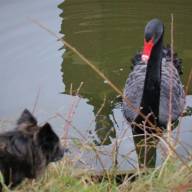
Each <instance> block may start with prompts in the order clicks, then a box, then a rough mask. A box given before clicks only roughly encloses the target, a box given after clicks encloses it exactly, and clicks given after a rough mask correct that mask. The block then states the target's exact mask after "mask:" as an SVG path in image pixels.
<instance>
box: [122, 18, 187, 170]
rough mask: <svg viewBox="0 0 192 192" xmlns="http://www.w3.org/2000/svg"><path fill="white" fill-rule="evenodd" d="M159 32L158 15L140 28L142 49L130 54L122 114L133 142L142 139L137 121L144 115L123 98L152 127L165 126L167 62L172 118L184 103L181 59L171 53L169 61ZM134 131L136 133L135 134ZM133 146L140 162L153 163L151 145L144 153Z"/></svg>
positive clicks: (154, 155)
mask: <svg viewBox="0 0 192 192" xmlns="http://www.w3.org/2000/svg"><path fill="white" fill-rule="evenodd" d="M163 35H164V25H163V23H162V22H161V21H160V20H159V19H152V20H150V21H149V22H148V23H147V25H146V27H145V31H144V48H143V51H142V52H140V53H138V54H136V56H135V57H134V58H133V60H132V63H133V71H132V72H131V73H130V74H129V77H128V79H127V81H126V84H125V88H124V99H123V114H124V116H125V118H126V119H127V121H128V122H130V123H131V126H132V132H133V135H134V142H135V144H136V145H137V144H138V143H139V142H140V141H142V139H144V130H143V128H141V126H139V125H141V124H142V123H143V122H144V121H145V120H146V119H144V118H143V116H142V115H140V113H139V112H138V111H134V110H133V109H132V107H131V106H130V105H129V104H128V102H127V99H128V100H129V101H130V102H131V103H132V106H133V107H134V108H136V109H139V110H140V112H141V113H142V114H143V115H145V116H146V117H147V116H150V117H149V118H148V119H149V120H150V121H151V122H152V123H153V124H154V125H155V127H159V128H161V129H166V127H167V123H168V117H169V95H170V74H171V73H170V66H171V67H172V70H173V72H172V103H171V104H172V114H171V118H172V119H171V120H172V122H174V121H176V120H177V119H178V117H179V116H180V114H181V113H182V112H183V109H184V105H185V93H184V88H183V85H182V83H181V80H180V77H179V75H180V74H182V68H181V59H179V58H178V57H177V54H174V56H173V64H172V62H171V49H170V47H169V46H167V47H166V48H165V47H163ZM126 98H127V99H126ZM147 127H149V125H148V126H147ZM147 132H148V133H154V130H153V129H152V130H150V128H147ZM136 135H139V136H138V137H136ZM149 140H150V139H149ZM136 150H137V153H139V154H138V155H140V156H139V163H140V166H142V165H143V164H144V165H145V166H148V167H154V166H155V161H156V149H151V151H150V149H148V151H147V154H146V151H145V155H147V156H148V157H144V154H142V153H144V148H142V147H141V148H140V150H139V149H138V147H137V146H136ZM145 150H146V146H145ZM144 159H145V160H144ZM144 161H145V162H144Z"/></svg>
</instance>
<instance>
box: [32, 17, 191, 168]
mask: <svg viewBox="0 0 192 192" xmlns="http://www.w3.org/2000/svg"><path fill="white" fill-rule="evenodd" d="M30 20H31V21H32V22H33V23H35V24H36V25H38V26H39V27H41V28H43V29H44V30H46V31H47V32H49V33H50V34H51V35H53V36H54V37H56V38H57V40H58V41H61V42H62V43H63V44H64V45H65V46H66V47H67V48H69V49H70V50H71V51H72V52H73V53H75V54H76V55H78V56H79V57H80V58H81V59H82V60H83V61H84V62H85V63H86V64H87V65H88V66H89V67H90V68H92V69H93V70H94V71H95V72H96V73H97V74H98V75H99V76H100V77H101V78H102V79H104V80H105V81H107V83H108V85H109V86H110V87H111V88H112V89H113V90H114V91H115V92H116V93H118V94H119V95H121V96H122V98H123V99H124V101H125V102H127V104H128V106H129V107H130V108H132V110H133V111H134V112H136V113H138V114H140V116H141V117H142V118H143V119H144V120H146V121H147V122H148V124H149V126H150V128H152V129H156V130H159V131H160V132H161V129H160V128H158V127H155V125H154V124H153V123H152V122H151V121H149V120H148V119H147V118H146V116H145V115H144V114H143V113H142V112H141V111H140V110H139V109H136V108H135V107H134V106H133V105H132V103H131V102H130V100H129V99H128V98H127V97H124V95H123V93H122V91H121V90H120V89H119V88H117V87H116V86H115V85H114V84H113V83H112V82H111V81H110V80H109V79H108V78H107V77H106V76H105V75H104V74H103V73H102V72H101V71H100V70H99V69H97V68H96V67H95V65H93V64H92V63H91V62H90V61H89V60H88V59H87V58H85V57H84V56H83V55H82V54H81V53H80V52H79V51H78V50H76V49H75V48H74V47H73V46H71V45H70V44H69V43H68V42H66V41H65V40H64V39H63V38H61V37H60V36H59V35H58V34H56V33H54V32H53V31H51V30H50V29H48V28H47V27H45V26H44V25H42V24H41V23H40V22H38V21H37V20H34V19H30ZM171 23H172V25H173V15H172V22H171ZM171 31H172V32H171V34H172V38H173V27H172V30H171ZM171 45H172V47H171V50H172V52H173V41H172V43H171ZM172 55H173V54H172ZM172 61H173V56H172ZM191 76H192V75H191ZM170 90H171V89H170ZM171 94H172V93H170V99H171V98H172V97H171ZM170 103H171V102H170ZM170 106H171V105H170ZM169 111H172V109H171V107H170V109H169ZM169 119H170V117H169ZM168 130H169V139H170V140H171V134H170V133H171V124H170V123H169V125H168ZM152 135H153V136H154V137H156V138H158V139H159V140H161V141H163V143H164V144H165V146H167V147H168V149H169V150H170V154H171V153H172V152H171V151H173V152H174V153H175V154H176V156H177V157H178V159H179V160H180V161H181V162H182V163H183V164H184V165H185V166H186V167H187V168H189V166H188V165H187V164H186V163H185V162H184V161H183V160H182V159H181V158H180V157H179V156H178V154H177V153H176V151H175V149H174V148H173V147H172V146H171V145H170V144H169V143H168V142H166V141H165V140H164V139H162V138H161V137H159V136H158V135H156V134H152ZM138 171H139V169H138Z"/></svg>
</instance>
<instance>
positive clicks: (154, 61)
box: [141, 37, 163, 122]
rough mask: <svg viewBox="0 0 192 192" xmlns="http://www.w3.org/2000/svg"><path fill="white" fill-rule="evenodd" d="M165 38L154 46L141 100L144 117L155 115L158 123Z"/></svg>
mask: <svg viewBox="0 0 192 192" xmlns="http://www.w3.org/2000/svg"><path fill="white" fill-rule="evenodd" d="M162 49H163V38H162V37H161V39H160V40H159V41H158V43H157V44H155V45H154V47H153V49H152V52H151V56H150V58H149V61H148V64H147V69H146V76H145V82H144V89H143V96H142V100H141V111H142V113H144V115H148V114H149V113H151V112H152V113H153V114H154V116H155V117H156V120H155V122H158V115H159V102H160V85H161V63H162V54H163V53H162Z"/></svg>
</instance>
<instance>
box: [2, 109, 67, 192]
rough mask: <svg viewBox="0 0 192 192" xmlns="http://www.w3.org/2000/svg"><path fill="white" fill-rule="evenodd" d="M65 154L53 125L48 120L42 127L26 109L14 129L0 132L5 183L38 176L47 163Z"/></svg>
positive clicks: (17, 182) (14, 182)
mask: <svg viewBox="0 0 192 192" xmlns="http://www.w3.org/2000/svg"><path fill="white" fill-rule="evenodd" d="M63 155H64V148H62V147H61V144H60V140H59V138H58V136H57V135H56V134H55V133H54V131H53V130H52V128H51V126H50V125H49V124H48V123H46V124H44V125H43V126H42V127H39V126H38V125H37V120H36V119H35V118H34V117H33V115H32V114H31V113H30V112H29V111H28V110H26V109H25V110H24V111H23V113H22V115H21V117H20V118H19V120H18V122H17V127H16V128H15V130H13V131H9V132H6V133H3V134H0V171H1V173H2V175H3V178H4V183H5V184H6V185H7V186H9V187H11V188H12V187H15V186H16V185H18V184H19V183H21V181H22V180H23V179H24V178H36V177H37V176H38V175H39V174H40V173H41V172H42V171H43V170H44V169H45V168H46V167H47V165H48V163H50V162H55V161H58V160H60V159H61V158H62V157H63ZM0 191H2V185H1V183H0Z"/></svg>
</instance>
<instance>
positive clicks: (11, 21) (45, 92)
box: [0, 0, 192, 167]
mask: <svg viewBox="0 0 192 192" xmlns="http://www.w3.org/2000/svg"><path fill="white" fill-rule="evenodd" d="M154 3H155V6H154ZM171 13H173V14H174V20H175V22H174V47H175V50H176V52H178V54H179V57H181V58H182V60H183V72H184V75H183V77H182V80H183V83H184V84H186V82H187V80H188V76H189V72H190V70H191V68H192V46H191V45H192V38H191V32H192V26H191V23H192V14H191V13H192V2H191V1H190V0H183V1H180V0H166V1H165V0H162V1H157V0H155V1H152V0H147V1H138V0H136V1H135V0H134V1H133V0H119V1H115V0H111V1H109V0H81V1H79V0H66V1H64V2H63V1H61V0H54V1H52V0H34V1H30V0H8V1H0V23H1V25H0V45H1V47H0V87H1V96H0V106H1V107H0V119H1V120H2V121H8V120H9V121H11V122H12V121H13V122H14V121H15V120H16V118H17V117H18V116H19V115H20V113H21V111H22V110H23V109H24V108H28V109H30V110H31V111H34V114H35V116H37V117H38V120H39V122H40V123H42V122H44V121H49V122H51V124H52V125H53V126H54V127H55V130H56V131H57V132H58V134H60V135H61V133H63V129H64V128H65V129H69V130H68V131H67V135H68V138H69V140H70V139H73V138H80V139H82V140H85V141H86V140H87V141H94V143H96V144H98V145H102V144H105V146H104V147H103V150H106V151H108V152H109V154H110V150H112V147H111V146H113V144H114V138H116V137H117V138H118V137H120V135H121V134H122V131H124V130H126V128H125V127H127V124H126V122H125V120H124V118H123V116H122V113H121V109H120V104H119V101H118V99H117V96H118V95H117V93H115V92H114V91H113V90H112V89H111V88H110V87H109V86H108V84H107V83H106V82H105V81H104V80H103V79H101V78H100V77H99V76H98V75H97V74H96V73H95V72H93V71H92V70H91V69H90V68H89V67H88V66H87V65H86V64H85V63H84V62H82V61H81V60H80V59H79V57H78V56H77V55H75V54H74V53H72V52H71V51H70V50H68V49H64V48H63V45H62V43H61V42H59V41H57V40H56V38H55V37H53V36H51V35H50V34H49V33H47V32H46V31H45V30H43V29H42V28H40V27H39V26H37V25H35V24H34V23H32V22H31V20H30V18H32V19H36V20H38V21H39V22H40V23H42V24H44V25H46V26H47V27H48V28H49V29H51V30H53V31H54V32H56V33H60V35H61V36H62V37H65V40H67V41H68V42H69V43H70V44H72V45H73V46H74V47H75V48H76V49H77V50H79V51H80V52H81V53H82V54H83V55H84V56H85V57H86V58H88V59H89V60H90V61H91V62H92V63H93V64H94V65H96V66H97V68H99V69H100V70H101V71H102V72H103V73H104V74H105V75H106V76H107V77H108V78H109V79H110V80H111V81H112V82H113V83H114V84H115V85H116V86H117V87H119V88H120V89H123V87H124V83H125V80H126V78H127V76H128V73H129V71H130V64H131V62H130V60H131V58H132V57H133V56H134V54H135V53H136V52H137V51H138V50H140V49H141V48H142V45H143V30H144V26H145V24H146V22H147V21H148V20H150V19H151V18H154V17H158V18H160V19H161V20H163V22H164V24H165V28H166V31H165V38H164V42H165V44H167V43H169V42H170V14H171ZM81 82H83V86H82V87H81V89H80V91H79V95H80V97H77V96H72V95H71V94H74V93H75V92H76V91H77V89H78V87H79V86H80V84H81ZM188 94H189V96H188V97H187V104H188V105H192V96H190V95H191V94H192V84H190V86H189V91H188ZM103 103H104V105H103ZM101 108H102V110H101V111H100V109H101ZM98 111H100V113H98ZM64 119H68V120H69V119H70V121H72V125H73V126H71V125H66V124H67V123H66V121H65V120H64ZM191 124H192V120H191V117H187V118H184V119H183V121H182V125H183V127H185V128H183V129H185V131H183V133H188V132H190V131H192V129H191V130H190V125H191ZM181 127H182V126H181ZM127 129H128V131H127V132H126V134H125V135H127V134H128V135H127V137H131V131H130V129H129V128H127ZM106 135H107V136H106ZM189 135H190V134H183V136H182V139H183V140H185V141H189V143H187V146H191V145H192V143H191V142H190V139H189V138H190V137H189ZM111 143H112V144H111ZM133 148H134V145H133V142H132V140H131V139H130V141H129V142H128V143H126V142H122V144H121V147H120V149H119V151H120V154H122V156H126V154H127V153H129V152H130V151H132V149H133ZM181 151H182V150H181ZM182 153H183V152H182ZM80 154H81V153H80ZM83 157H84V158H85V159H86V160H88V162H89V164H90V163H91V160H90V159H91V158H90V154H89V153H85V154H84V155H83ZM87 157H89V158H87ZM92 157H93V158H95V156H94V155H93V156H92ZM109 157H110V156H104V157H102V158H104V162H107V164H108V165H106V166H110V165H111V164H110V163H108V162H109V159H110V158H109ZM131 158H132V159H133V161H135V154H133V155H132V157H131ZM119 161H123V160H122V159H121V160H119ZM126 163H127V161H126ZM126 166H127V165H123V167H126Z"/></svg>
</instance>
